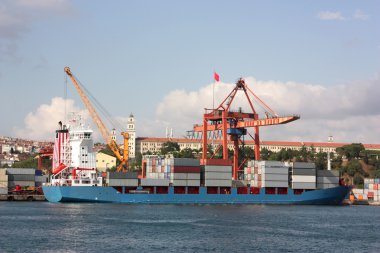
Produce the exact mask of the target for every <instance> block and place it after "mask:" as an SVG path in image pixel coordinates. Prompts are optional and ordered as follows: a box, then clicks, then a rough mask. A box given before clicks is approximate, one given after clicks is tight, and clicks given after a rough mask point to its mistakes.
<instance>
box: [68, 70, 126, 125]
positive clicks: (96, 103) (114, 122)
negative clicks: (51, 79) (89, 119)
mask: <svg viewBox="0 0 380 253" xmlns="http://www.w3.org/2000/svg"><path fill="white" fill-rule="evenodd" d="M72 75H73V74H72ZM73 77H74V78H75V79H76V81H77V83H78V84H79V85H80V86H81V88H82V89H83V90H84V91H85V93H86V95H87V96H88V97H89V98H90V100H91V101H92V103H93V105H94V107H96V109H97V110H98V111H99V112H100V113H101V114H102V115H103V116H104V117H105V118H106V119H107V121H108V122H109V123H110V124H111V126H112V127H113V128H115V129H118V130H121V131H124V128H123V127H122V124H121V123H120V121H118V120H117V119H114V118H113V117H112V115H111V114H110V113H109V112H108V110H107V109H106V108H105V107H104V106H103V105H102V104H101V103H100V102H99V101H98V100H97V99H96V97H95V96H94V95H92V94H91V92H90V91H89V90H88V89H87V88H86V86H84V85H83V84H82V83H81V82H80V81H79V79H78V78H77V77H76V76H75V75H73Z"/></svg>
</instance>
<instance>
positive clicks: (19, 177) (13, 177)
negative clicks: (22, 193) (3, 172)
mask: <svg viewBox="0 0 380 253" xmlns="http://www.w3.org/2000/svg"><path fill="white" fill-rule="evenodd" d="M34 179H35V175H34V174H21V175H16V174H10V175H8V181H34Z"/></svg>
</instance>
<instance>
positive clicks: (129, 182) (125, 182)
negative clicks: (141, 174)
mask: <svg viewBox="0 0 380 253" xmlns="http://www.w3.org/2000/svg"><path fill="white" fill-rule="evenodd" d="M106 182H107V184H108V185H109V186H130V187H135V186H138V185H139V180H138V179H107V180H106Z"/></svg>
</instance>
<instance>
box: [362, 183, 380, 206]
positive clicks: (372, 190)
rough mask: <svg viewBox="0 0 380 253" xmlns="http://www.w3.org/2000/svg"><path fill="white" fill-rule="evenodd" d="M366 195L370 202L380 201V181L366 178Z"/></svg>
mask: <svg viewBox="0 0 380 253" xmlns="http://www.w3.org/2000/svg"><path fill="white" fill-rule="evenodd" d="M364 195H366V196H367V198H368V200H373V201H380V179H379V178H375V179H373V178H365V179H364Z"/></svg>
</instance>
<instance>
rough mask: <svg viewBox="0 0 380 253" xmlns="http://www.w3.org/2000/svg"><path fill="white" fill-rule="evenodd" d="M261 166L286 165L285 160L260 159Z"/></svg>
mask: <svg viewBox="0 0 380 253" xmlns="http://www.w3.org/2000/svg"><path fill="white" fill-rule="evenodd" d="M258 166H259V167H274V168H277V167H285V164H284V163H283V162H279V161H259V162H258Z"/></svg>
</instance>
